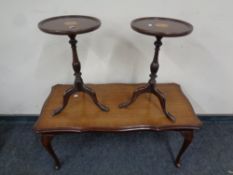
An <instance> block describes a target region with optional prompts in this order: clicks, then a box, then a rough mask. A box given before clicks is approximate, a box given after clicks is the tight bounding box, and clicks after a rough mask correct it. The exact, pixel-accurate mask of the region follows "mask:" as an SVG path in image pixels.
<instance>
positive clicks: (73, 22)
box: [38, 15, 109, 116]
mask: <svg viewBox="0 0 233 175" xmlns="http://www.w3.org/2000/svg"><path fill="white" fill-rule="evenodd" d="M100 25H101V22H100V20H99V19H97V18H94V17H90V16H77V15H71V16H58V17H53V18H48V19H45V20H43V21H41V22H40V23H39V24H38V27H39V29H40V30H42V31H43V32H46V33H49V34H55V35H67V36H68V37H69V38H70V41H69V43H70V44H71V48H72V54H73V63H72V66H73V70H74V76H75V81H74V85H73V86H72V87H69V88H68V89H65V90H64V91H65V93H64V95H63V101H62V102H61V103H62V105H61V107H58V108H56V109H55V110H54V111H53V115H54V116H55V115H57V114H59V113H60V112H62V111H63V109H64V108H65V107H66V106H67V104H68V101H69V98H70V96H71V95H72V94H74V93H76V92H83V93H87V94H88V95H89V96H90V97H91V99H92V101H93V102H94V103H95V104H96V105H97V106H98V107H99V108H100V109H101V110H102V111H106V112H107V111H109V108H108V107H106V106H105V105H103V104H101V103H100V102H99V101H98V99H97V96H96V93H95V91H94V90H92V89H91V88H89V87H88V86H86V85H85V84H84V83H83V79H82V76H81V75H82V73H81V64H80V61H79V58H78V54H77V49H76V44H77V40H76V39H75V38H76V35H78V34H82V33H87V32H91V31H94V30H96V29H98V28H99V27H100ZM60 95H61V94H60ZM58 105H60V104H58Z"/></svg>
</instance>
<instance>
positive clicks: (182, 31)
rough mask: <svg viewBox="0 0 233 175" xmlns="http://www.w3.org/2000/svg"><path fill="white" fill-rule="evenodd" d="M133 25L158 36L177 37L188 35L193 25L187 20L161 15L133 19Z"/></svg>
mask: <svg viewBox="0 0 233 175" xmlns="http://www.w3.org/2000/svg"><path fill="white" fill-rule="evenodd" d="M131 27H132V28H133V29H134V30H136V31H137V32H140V33H143V34H146V35H153V36H157V37H159V36H160V37H177V36H184V35H188V34H189V33H191V32H192V30H193V26H192V25H191V24H189V23H187V22H185V21H181V20H178V19H171V18H161V17H145V18H138V19H135V20H133V21H132V23H131Z"/></svg>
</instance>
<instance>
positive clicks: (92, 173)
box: [0, 122, 233, 175]
mask: <svg viewBox="0 0 233 175" xmlns="http://www.w3.org/2000/svg"><path fill="white" fill-rule="evenodd" d="M32 126H33V122H16V123H15V122H0V175H11V174H14V175H28V174H33V175H37V174H38V175H47V174H49V175H52V174H56V175H60V174H62V175H65V174H67V175H71V174H79V175H152V174H161V175H166V174H167V175H172V174H176V175H197V174H198V175H228V174H229V175H230V174H232V175H233V146H232V145H233V134H232V133H233V122H219V123H218V122H205V123H204V125H203V127H202V129H201V130H199V131H197V132H196V133H195V137H194V141H193V143H192V145H191V146H190V147H189V149H188V150H187V152H186V154H184V157H183V159H182V166H181V168H180V169H177V168H176V167H175V166H174V164H173V161H174V158H175V156H176V154H177V152H178V150H179V147H180V146H181V144H182V137H181V136H180V135H179V134H178V133H176V132H151V131H150V132H149V131H140V132H128V133H82V134H69V135H61V136H57V137H55V139H54V140H53V145H54V149H55V151H56V152H57V154H58V156H59V158H60V160H61V162H62V167H61V169H60V170H58V171H56V170H54V169H53V162H52V159H51V158H50V157H49V155H48V154H47V152H46V151H45V150H44V149H43V147H42V146H41V144H40V142H39V141H40V138H39V136H38V135H36V134H35V133H34V132H33V130H32Z"/></svg>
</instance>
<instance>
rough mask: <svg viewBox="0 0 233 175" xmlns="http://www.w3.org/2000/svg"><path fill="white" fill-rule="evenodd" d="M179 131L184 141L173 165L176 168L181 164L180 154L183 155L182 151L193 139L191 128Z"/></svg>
mask: <svg viewBox="0 0 233 175" xmlns="http://www.w3.org/2000/svg"><path fill="white" fill-rule="evenodd" d="M180 133H181V134H182V136H183V137H184V142H183V145H182V147H181V149H180V151H179V153H178V155H177V157H176V162H175V165H176V167H177V168H179V167H180V166H181V164H180V159H181V156H182V155H183V153H184V152H185V150H186V149H187V148H188V146H189V145H190V144H191V143H192V140H193V130H187V131H180Z"/></svg>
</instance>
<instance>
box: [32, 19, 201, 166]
mask: <svg viewBox="0 0 233 175" xmlns="http://www.w3.org/2000/svg"><path fill="white" fill-rule="evenodd" d="M100 25H101V22H100V20H98V19H97V18H94V17H89V16H76V15H72V16H59V17H53V18H49V19H45V20H43V21H41V22H40V23H39V25H38V26H39V28H40V29H41V30H42V31H43V32H46V33H50V34H56V35H68V37H69V39H70V40H69V43H70V44H71V48H72V54H73V63H72V66H73V70H74V76H75V81H74V84H73V85H62V84H59V85H55V86H54V87H53V88H52V91H51V93H50V95H49V97H48V98H47V100H46V102H45V104H44V106H43V108H42V111H41V114H40V117H39V119H38V120H37V122H36V124H35V125H34V130H35V132H36V133H38V134H41V143H42V145H43V146H44V148H45V149H46V150H47V151H48V153H49V154H50V155H51V156H52V158H53V160H54V163H55V168H56V169H59V168H60V166H61V164H60V161H59V159H58V157H57V155H56V154H55V152H54V150H53V148H52V145H51V141H52V139H53V137H54V136H55V135H58V134H62V133H74V132H77V133H79V132H120V131H136V130H152V131H178V132H180V133H181V134H182V135H183V137H184V142H183V145H182V147H181V149H180V151H179V153H178V155H177V157H176V161H175V165H176V166H177V167H180V159H181V156H182V155H183V153H184V151H185V150H186V149H187V147H188V146H189V145H190V143H191V142H192V139H193V131H194V130H197V129H199V128H200V127H201V125H202V123H201V121H200V120H199V119H198V118H197V116H196V115H195V113H194V111H193V108H192V106H191V104H190V102H189V101H188V99H187V98H186V97H185V95H184V94H183V93H182V90H181V88H180V86H179V85H178V84H175V83H166V84H157V83H156V77H157V72H158V69H159V63H158V56H159V49H160V46H161V45H162V42H161V40H162V38H163V37H178V36H184V35H187V34H189V33H191V32H192V30H193V27H192V25H191V24H189V23H187V22H184V21H180V20H176V19H170V18H159V17H146V18H138V19H136V20H133V21H132V23H131V27H132V28H133V29H134V30H135V31H137V32H139V33H142V34H146V35H151V36H154V37H155V38H156V41H155V43H154V45H155V54H154V58H153V61H152V63H151V65H150V70H151V74H150V79H149V81H148V83H146V84H145V85H142V84H119V83H118V84H90V85H89V86H87V85H85V84H84V82H83V79H82V76H81V64H80V61H79V58H78V54H77V50H76V44H77V40H76V35H78V34H82V33H87V32H91V31H94V30H96V29H98V28H99V27H100ZM135 89H136V90H135ZM94 90H95V91H94ZM77 92H82V93H79V94H78V97H77V95H75V94H76V93H77ZM96 92H97V93H96ZM96 94H97V95H96ZM97 96H98V99H97ZM156 97H157V98H156ZM126 98H129V100H128V101H127V102H123V101H125V100H126ZM137 98H138V99H137ZM136 99H137V100H136ZM100 101H101V102H102V103H103V104H102V103H100ZM122 102H123V103H122ZM104 104H107V106H105V105H104ZM155 156H156V155H155Z"/></svg>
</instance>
